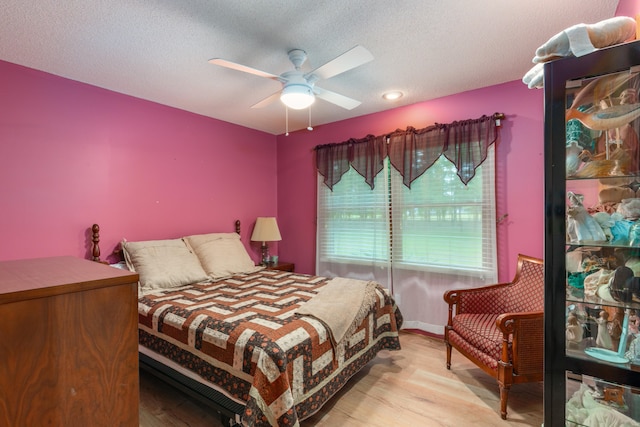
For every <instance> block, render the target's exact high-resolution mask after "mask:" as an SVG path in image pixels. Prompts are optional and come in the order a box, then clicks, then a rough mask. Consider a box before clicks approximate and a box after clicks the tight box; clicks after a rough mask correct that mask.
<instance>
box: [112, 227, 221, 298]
mask: <svg viewBox="0 0 640 427" xmlns="http://www.w3.org/2000/svg"><path fill="white" fill-rule="evenodd" d="M121 245H122V250H123V252H124V259H125V261H126V263H127V266H128V267H129V269H130V270H132V271H135V272H136V273H138V275H139V276H140V286H141V288H142V289H145V290H146V289H166V288H174V287H177V286H183V285H189V284H192V283H198V282H204V281H207V280H209V278H208V277H207V273H205V271H204V270H203V269H202V266H201V265H200V262H199V261H198V257H197V256H196V255H195V254H194V253H193V252H191V251H190V250H189V248H188V247H187V245H186V244H185V243H184V242H183V241H182V239H171V240H148V241H144V242H127V241H123V242H122V244H121Z"/></svg>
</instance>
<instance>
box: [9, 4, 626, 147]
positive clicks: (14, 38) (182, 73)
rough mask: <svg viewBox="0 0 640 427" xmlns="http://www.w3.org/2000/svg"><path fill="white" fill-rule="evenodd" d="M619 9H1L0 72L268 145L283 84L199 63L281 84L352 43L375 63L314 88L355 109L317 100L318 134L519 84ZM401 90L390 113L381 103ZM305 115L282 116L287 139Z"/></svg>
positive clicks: (280, 111) (277, 127)
mask: <svg viewBox="0 0 640 427" xmlns="http://www.w3.org/2000/svg"><path fill="white" fill-rule="evenodd" d="M617 4H618V0H535V1H532V0H518V1H513V0H489V1H474V0H449V1H442V0H386V1H371V0H324V1H317V0H313V1H311V0H297V1H282V0H281V1H267V0H262V1H258V0H248V1H230V0H188V1H176V0H3V1H2V3H1V4H0V59H2V60H5V61H9V62H13V63H16V64H20V65H24V66H27V67H31V68H35V69H38V70H43V71H47V72H49V73H52V74H56V75H59V76H63V77H67V78H69V79H72V80H77V81H80V82H85V83H89V84H92V85H95V86H99V87H102V88H106V89H110V90H113V91H116V92H121V93H125V94H128V95H132V96H135V97H138V98H143V99H147V100H150V101H155V102H158V103H161V104H165V105H169V106H173V107H176V108H180V109H183V110H187V111H191V112H194V113H198V114H202V115H205V116H210V117H214V118H217V119H220V120H224V121H228V122H231V123H237V124H239V125H242V126H246V127H249V128H253V129H258V130H262V131H265V132H268V133H271V134H275V135H277V134H282V133H284V131H285V119H284V116H285V112H284V106H283V105H282V104H281V103H280V102H276V103H273V104H271V105H269V106H268V107H265V108H262V109H252V108H250V107H251V106H252V105H253V104H255V103H256V102H258V101H260V100H261V99H263V98H265V97H267V96H268V95H270V94H272V93H274V92H276V91H277V90H278V89H279V88H280V85H279V83H277V82H275V81H272V80H268V79H264V78H260V77H257V76H254V75H250V74H245V73H242V72H238V71H234V70H229V69H225V68H222V67H218V66H215V65H211V64H209V63H207V61H208V60H209V59H211V58H214V57H219V58H224V59H228V60H230V61H234V62H238V63H241V64H244V65H248V66H250V67H253V68H257V69H260V70H263V71H267V72H270V73H274V74H280V73H282V72H284V71H287V70H290V69H292V65H291V63H290V62H289V60H288V58H287V52H288V51H289V50H291V49H293V48H300V49H303V50H305V51H306V52H307V54H308V60H307V63H306V64H305V66H304V67H303V69H305V70H311V69H314V68H316V67H318V66H319V65H322V64H324V63H325V62H327V61H329V60H331V59H333V58H334V57H336V56H337V55H339V54H341V53H343V52H345V51H347V50H348V49H350V48H351V47H353V46H355V45H357V44H360V45H362V46H364V47H366V48H367V49H368V50H369V51H371V53H372V54H373V56H374V58H375V59H374V60H373V61H371V62H369V63H367V64H365V65H363V66H361V67H358V68H356V69H353V70H351V71H348V72H346V73H344V74H340V75H338V76H336V77H334V78H331V79H329V80H322V81H320V82H318V83H317V86H320V87H322V88H324V89H328V90H332V91H334V92H338V93H340V94H343V95H346V96H348V97H350V98H354V99H357V100H359V101H362V104H361V105H360V106H359V107H357V108H355V109H353V110H350V111H348V110H344V109H342V108H340V107H337V106H335V105H333V104H329V103H327V102H325V101H322V100H318V101H317V102H316V103H315V104H314V106H313V108H312V123H313V125H314V126H318V125H321V124H325V123H331V122H335V121H339V120H343V119H346V118H350V117H356V116H361V115H364V114H369V113H374V112H378V111H383V110H386V109H390V108H395V107H397V106H400V105H408V104H413V103H416V102H420V101H425V100H429V99H434V98H438V97H442V96H446V95H451V94H453V93H458V92H464V91H467V90H471V89H476V88H480V87H485V86H491V85H494V84H499V83H504V82H507V81H512V80H519V79H521V78H522V76H523V75H524V73H525V72H527V71H528V70H529V68H531V66H532V65H533V64H532V63H531V58H532V57H533V55H534V52H535V49H536V48H537V47H538V46H540V45H541V44H542V43H544V42H545V41H546V40H548V39H549V38H550V37H551V36H553V35H554V34H556V33H558V32H559V31H561V30H563V29H565V28H567V27H570V26H572V25H575V24H578V23H587V24H589V23H595V22H598V21H601V20H603V19H606V18H610V17H612V16H614V14H615V11H616V7H617ZM391 89H398V90H402V91H403V92H404V93H405V96H404V97H403V98H401V99H400V100H399V101H396V102H393V103H391V102H388V101H384V100H383V99H382V98H381V95H382V93H383V92H385V91H387V90H391ZM307 123H308V112H307V111H306V110H305V111H302V112H296V111H290V114H289V128H290V130H296V129H301V128H305V127H306V126H307Z"/></svg>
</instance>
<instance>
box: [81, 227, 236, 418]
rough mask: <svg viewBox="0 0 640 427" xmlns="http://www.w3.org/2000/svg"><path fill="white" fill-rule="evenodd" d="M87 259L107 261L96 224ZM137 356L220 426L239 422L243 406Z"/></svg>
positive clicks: (104, 262) (165, 367)
mask: <svg viewBox="0 0 640 427" xmlns="http://www.w3.org/2000/svg"><path fill="white" fill-rule="evenodd" d="M235 232H236V233H238V234H240V220H236V222H235ZM114 254H116V255H117V257H118V259H122V256H121V255H122V254H121V251H120V250H119V249H117V250H116V251H114ZM91 260H92V261H95V262H100V263H103V264H107V262H106V261H103V260H101V259H100V226H99V225H98V224H93V226H92V227H91ZM138 355H139V363H140V369H142V370H144V371H145V372H148V373H150V374H152V375H154V376H155V377H157V378H159V379H160V380H162V381H164V382H166V383H167V384H169V385H171V386H172V387H174V388H176V389H178V390H180V391H182V392H183V393H185V394H186V395H188V396H190V397H191V398H193V399H195V400H197V401H199V402H201V403H203V404H205V405H207V406H208V407H210V408H211V409H213V410H215V411H216V412H217V413H218V414H219V416H220V421H221V422H222V425H224V426H230V427H235V426H240V425H241V424H240V417H241V415H242V413H243V412H244V405H242V404H240V403H238V402H236V401H234V400H232V399H230V398H229V397H227V396H226V395H225V394H223V393H221V392H219V391H218V390H215V389H212V388H210V387H207V386H206V385H204V384H202V383H200V382H198V381H196V380H194V379H192V378H189V377H187V376H186V375H184V374H182V373H180V372H178V371H176V370H175V369H172V368H170V367H168V366H166V365H164V364H162V363H160V362H158V361H157V360H154V359H152V358H151V357H149V356H147V355H145V354H142V353H138Z"/></svg>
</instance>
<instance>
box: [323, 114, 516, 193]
mask: <svg viewBox="0 0 640 427" xmlns="http://www.w3.org/2000/svg"><path fill="white" fill-rule="evenodd" d="M502 118H504V115H503V114H501V113H496V114H494V115H492V116H482V117H480V118H478V119H469V120H461V121H456V122H453V123H450V124H435V125H433V126H429V127H426V128H423V129H414V128H412V127H408V128H407V129H406V130H400V129H398V130H396V131H395V132H392V133H390V134H387V135H381V136H373V135H367V136H366V137H364V138H362V139H354V138H352V139H349V140H348V141H345V142H342V143H336V144H325V145H318V146H316V148H315V150H316V167H317V168H318V172H320V174H321V175H322V176H323V177H324V183H325V184H326V185H327V186H328V187H329V188H330V189H333V186H334V185H335V184H336V183H338V182H339V181H340V179H341V178H342V175H344V174H345V173H346V172H347V171H348V170H349V167H350V166H351V167H353V168H354V169H355V170H356V171H357V172H358V173H359V174H360V175H362V176H363V177H364V179H365V181H366V182H367V184H369V186H370V187H371V188H372V189H373V187H374V178H375V176H376V175H377V174H378V173H379V172H380V171H381V170H382V169H383V165H384V159H385V157H387V156H389V161H390V162H391V164H392V165H393V167H394V168H395V169H396V170H397V171H398V172H400V174H401V175H402V177H403V182H404V184H405V185H406V186H407V187H409V188H411V183H412V182H413V181H414V180H415V179H416V178H418V177H419V176H420V175H422V174H423V173H424V172H425V171H426V170H427V169H429V167H430V166H431V165H433V164H434V162H435V161H436V160H438V157H440V156H441V155H444V156H445V157H446V158H447V159H449V160H450V161H451V162H452V163H453V164H454V165H455V166H456V169H457V171H458V176H459V177H460V180H461V181H462V182H463V183H464V184H465V185H466V184H467V183H468V182H469V181H470V180H471V178H473V177H474V175H475V170H476V168H477V167H478V166H480V165H481V164H482V162H483V161H484V160H485V159H486V158H487V148H488V147H489V145H491V144H493V143H494V142H495V141H496V140H497V138H498V133H499V128H500V124H499V119H502Z"/></svg>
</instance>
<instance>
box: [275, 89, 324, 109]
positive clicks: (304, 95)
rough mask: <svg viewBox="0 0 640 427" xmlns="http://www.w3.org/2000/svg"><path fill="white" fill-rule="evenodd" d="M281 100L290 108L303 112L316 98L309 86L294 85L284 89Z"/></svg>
mask: <svg viewBox="0 0 640 427" xmlns="http://www.w3.org/2000/svg"><path fill="white" fill-rule="evenodd" d="M280 100H281V101H282V103H283V104H284V105H286V106H287V107H289V108H292V109H294V110H302V109H304V108H307V107H308V106H310V105H311V104H313V103H314V101H315V100H316V97H315V95H314V94H313V90H311V87H310V86H309V85H305V84H297V83H294V84H288V85H286V86H285V87H284V88H283V89H282V93H281V94H280Z"/></svg>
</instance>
